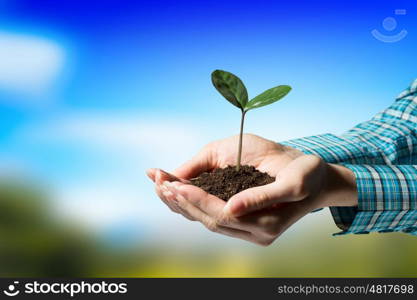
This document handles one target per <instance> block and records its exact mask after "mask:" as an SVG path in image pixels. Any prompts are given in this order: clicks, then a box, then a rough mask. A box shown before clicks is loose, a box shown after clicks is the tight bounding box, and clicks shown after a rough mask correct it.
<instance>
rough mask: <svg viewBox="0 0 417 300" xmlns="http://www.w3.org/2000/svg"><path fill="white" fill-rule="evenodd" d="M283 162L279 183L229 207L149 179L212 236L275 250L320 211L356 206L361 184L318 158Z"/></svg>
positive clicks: (185, 187)
mask: <svg viewBox="0 0 417 300" xmlns="http://www.w3.org/2000/svg"><path fill="white" fill-rule="evenodd" d="M256 138H258V137H256ZM262 140H263V139H262ZM266 153H271V152H270V151H266ZM272 153H274V151H272ZM203 157H207V156H204V155H203ZM196 161H201V159H197V160H196ZM260 161H261V162H262V161H264V160H263V159H260ZM265 161H266V162H268V160H265ZM271 161H273V160H271ZM282 161H283V163H282V166H283V167H282V168H281V169H275V168H273V170H275V171H276V173H275V176H276V177H277V180H276V181H275V182H274V183H271V184H268V185H265V186H261V187H256V188H251V189H248V190H245V191H242V192H241V193H239V194H237V195H235V196H233V197H232V198H231V199H230V200H229V202H228V203H227V204H226V202H224V201H223V200H221V199H219V198H217V197H215V196H213V195H209V194H207V193H206V192H204V191H203V190H201V189H199V188H197V187H195V186H192V185H189V184H187V182H186V181H184V180H178V178H176V177H175V176H174V175H170V174H168V173H165V172H162V171H157V170H153V171H152V172H149V173H150V174H149V175H150V177H151V178H154V180H155V181H156V182H158V181H159V182H160V183H157V191H158V192H159V194H160V195H161V194H162V198H161V199H163V200H164V201H165V202H166V203H167V204H168V205H172V206H174V209H173V208H172V207H171V209H173V210H174V211H176V212H179V213H181V214H183V215H184V216H185V217H187V218H189V219H190V220H197V221H200V222H201V223H203V224H204V225H205V226H206V227H207V228H209V229H210V230H212V231H215V232H219V233H222V234H225V235H229V236H233V237H238V238H241V239H245V240H248V241H251V242H254V243H257V244H260V245H269V244H270V243H272V242H273V241H274V240H275V239H276V238H277V237H278V236H279V235H280V234H282V233H283V232H284V231H285V230H286V229H287V228H288V227H290V226H291V225H292V224H294V223H295V222H296V221H297V220H299V219H300V218H301V217H303V216H304V215H306V214H308V213H309V212H311V211H312V210H314V209H317V208H321V207H325V206H349V205H352V206H353V205H355V203H356V202H355V201H356V198H357V195H356V186H355V179H354V175H353V173H352V172H351V171H350V170H349V169H347V168H344V167H341V166H337V165H330V164H326V163H324V162H323V161H322V160H321V159H320V158H319V157H316V156H312V155H302V156H299V155H288V157H286V158H284V159H283V160H282ZM244 163H245V162H244ZM187 164H189V163H187ZM187 164H185V165H187ZM191 165H193V163H191ZM266 165H269V164H266ZM200 166H201V165H200ZM180 171H181V168H180ZM152 173H153V174H152ZM179 173H180V174H181V172H179ZM197 174H198V173H197ZM162 178H164V179H166V180H164V181H161V179H162ZM176 180H177V181H176ZM335 200H337V201H335Z"/></svg>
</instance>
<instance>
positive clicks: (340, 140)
mask: <svg viewBox="0 0 417 300" xmlns="http://www.w3.org/2000/svg"><path fill="white" fill-rule="evenodd" d="M280 143H281V144H282V145H286V146H290V147H293V148H296V149H298V150H300V151H301V152H303V153H305V154H314V155H317V156H320V157H321V158H322V159H323V160H324V161H326V162H328V163H352V164H359V163H365V162H366V158H367V157H368V156H369V153H368V152H369V150H368V148H366V147H362V146H361V142H359V141H358V140H356V139H355V138H354V137H350V136H349V137H343V136H336V135H334V134H330V133H326V134H321V135H315V136H309V137H303V138H299V139H293V140H288V141H285V142H280Z"/></svg>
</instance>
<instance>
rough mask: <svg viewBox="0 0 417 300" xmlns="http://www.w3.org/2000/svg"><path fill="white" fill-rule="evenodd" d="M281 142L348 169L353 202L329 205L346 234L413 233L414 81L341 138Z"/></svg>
mask: <svg viewBox="0 0 417 300" xmlns="http://www.w3.org/2000/svg"><path fill="white" fill-rule="evenodd" d="M282 144H285V145H288V146H291V147H294V148H297V149H299V150H301V151H303V152H304V153H306V154H315V155H318V156H320V157H322V158H323V159H324V160H325V161H326V162H329V163H337V164H341V165H344V166H345V167H347V168H349V169H351V170H352V171H353V173H354V174H355V177H356V184H357V189H358V206H356V207H330V211H331V213H332V216H333V219H334V221H335V223H336V225H337V226H338V227H339V228H340V229H341V230H342V231H341V232H339V233H335V235H340V234H347V233H356V234H361V233H369V232H372V231H377V232H393V231H399V232H405V233H409V234H412V235H417V79H416V80H415V81H414V82H413V83H412V84H411V86H410V87H409V88H408V89H406V90H405V91H404V92H402V93H401V94H400V95H399V96H398V97H397V99H396V101H395V102H394V103H393V104H392V105H391V106H390V107H388V108H387V109H385V110H384V111H382V112H380V113H378V114H377V115H376V116H375V117H373V118H372V119H371V120H369V121H366V122H363V123H361V124H359V125H357V126H355V127H354V128H352V129H351V130H349V131H348V132H346V133H344V134H343V135H341V136H336V135H333V134H322V135H316V136H311V137H305V138H300V139H294V140H289V141H286V142H283V143H282Z"/></svg>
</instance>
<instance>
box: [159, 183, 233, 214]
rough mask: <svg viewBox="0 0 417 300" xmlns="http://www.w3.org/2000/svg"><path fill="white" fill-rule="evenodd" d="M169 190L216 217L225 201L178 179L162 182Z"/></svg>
mask: <svg viewBox="0 0 417 300" xmlns="http://www.w3.org/2000/svg"><path fill="white" fill-rule="evenodd" d="M163 184H164V185H165V186H166V187H167V188H168V190H169V191H171V192H172V193H174V194H175V195H179V196H181V197H182V198H184V199H186V201H188V202H189V203H190V204H192V205H193V206H195V207H196V208H198V209H199V210H201V211H202V212H204V213H205V214H207V215H208V216H210V217H211V218H214V219H218V218H221V217H222V213H223V208H224V206H225V205H226V202H225V201H223V200H222V199H220V198H217V197H216V196H213V195H211V194H208V193H207V192H205V191H204V190H202V189H201V188H199V187H196V186H194V185H191V184H183V183H180V182H178V181H175V182H167V181H165V182H164V183H163Z"/></svg>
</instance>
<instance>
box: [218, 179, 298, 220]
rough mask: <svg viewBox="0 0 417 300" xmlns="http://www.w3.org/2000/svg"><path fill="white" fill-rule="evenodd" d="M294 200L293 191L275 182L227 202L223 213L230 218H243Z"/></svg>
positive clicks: (243, 192) (250, 190) (245, 192)
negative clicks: (248, 214)
mask: <svg viewBox="0 0 417 300" xmlns="http://www.w3.org/2000/svg"><path fill="white" fill-rule="evenodd" d="M291 200H292V193H291V189H289V188H288V187H287V186H286V185H282V184H280V183H278V182H273V183H270V184H267V185H263V186H258V187H254V188H250V189H247V190H244V191H242V192H240V193H238V194H236V195H234V196H233V197H231V198H230V199H229V201H227V204H226V206H225V207H224V210H223V212H224V213H225V214H226V215H229V216H236V217H238V216H242V215H245V214H247V213H250V212H253V211H257V210H260V209H263V208H266V207H269V206H271V205H273V204H276V203H281V202H286V201H291Z"/></svg>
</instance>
